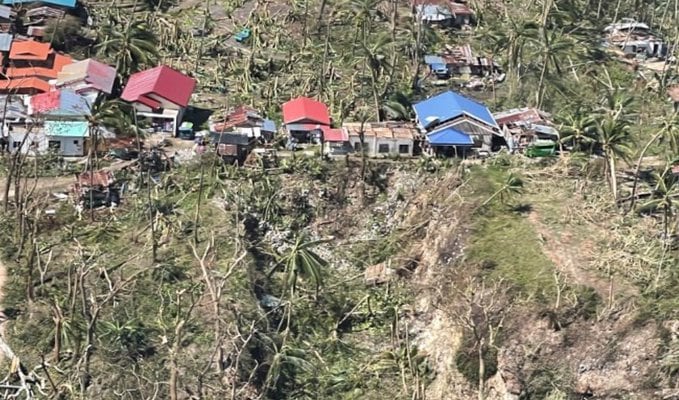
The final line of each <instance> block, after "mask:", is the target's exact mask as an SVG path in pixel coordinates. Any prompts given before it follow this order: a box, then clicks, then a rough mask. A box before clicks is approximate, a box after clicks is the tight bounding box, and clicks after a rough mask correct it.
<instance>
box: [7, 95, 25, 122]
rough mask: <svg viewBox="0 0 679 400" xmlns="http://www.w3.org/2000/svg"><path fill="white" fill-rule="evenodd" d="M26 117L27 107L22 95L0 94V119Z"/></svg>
mask: <svg viewBox="0 0 679 400" xmlns="http://www.w3.org/2000/svg"><path fill="white" fill-rule="evenodd" d="M26 118H28V107H26V104H25V103H24V100H23V96H16V95H0V120H1V119H13V120H16V119H26Z"/></svg>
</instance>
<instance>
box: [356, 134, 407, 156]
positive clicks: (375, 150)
mask: <svg viewBox="0 0 679 400" xmlns="http://www.w3.org/2000/svg"><path fill="white" fill-rule="evenodd" d="M364 139H365V147H366V151H367V154H368V156H369V157H390V156H396V155H398V156H401V157H412V155H413V145H414V142H413V140H412V139H406V138H378V137H376V136H372V137H371V136H366V137H365V138H364ZM349 142H350V143H351V147H352V148H354V150H355V151H356V149H357V146H356V143H360V142H361V139H360V137H359V136H358V135H351V136H349ZM380 145H383V146H382V147H384V146H388V149H389V150H388V151H387V152H386V153H380V151H379V150H380ZM402 145H403V146H408V151H407V152H406V153H401V152H400V151H399V148H400V146H402Z"/></svg>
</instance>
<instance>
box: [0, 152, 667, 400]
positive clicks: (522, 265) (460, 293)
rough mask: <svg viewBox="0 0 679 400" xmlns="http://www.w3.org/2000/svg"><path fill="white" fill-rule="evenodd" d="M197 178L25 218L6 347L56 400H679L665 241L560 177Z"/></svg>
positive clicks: (448, 173) (487, 169) (474, 168)
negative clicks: (120, 396) (677, 397)
mask: <svg viewBox="0 0 679 400" xmlns="http://www.w3.org/2000/svg"><path fill="white" fill-rule="evenodd" d="M204 163H205V164H204V165H205V166H208V167H209V166H210V165H211V163H212V160H210V159H205V160H204ZM200 169H201V167H200V166H199V165H189V166H185V167H182V168H181V169H179V170H176V171H174V172H172V173H170V174H168V175H167V176H166V177H165V178H164V179H163V183H162V184H161V185H160V186H157V187H153V186H152V187H151V189H150V192H148V193H147V191H146V189H145V185H142V186H136V185H135V186H136V188H135V187H134V186H133V188H132V192H131V193H134V192H135V191H137V190H138V191H139V192H138V195H137V196H131V197H130V199H131V201H130V202H129V203H127V204H124V205H123V206H122V207H121V208H120V209H118V210H116V211H115V212H114V214H109V213H108V211H102V212H97V214H96V215H95V219H96V221H94V222H92V221H90V220H89V218H88V216H85V218H84V219H83V220H82V221H78V220H77V219H76V218H75V216H74V215H73V212H72V211H70V209H69V207H68V206H64V207H61V208H60V209H59V211H58V213H57V220H54V219H52V218H47V217H38V218H37V219H34V218H30V219H28V220H26V223H27V224H28V225H27V227H29V228H30V230H31V231H32V232H34V233H32V234H30V235H29V240H27V241H25V242H24V243H23V246H24V247H25V248H28V249H29V251H28V252H27V253H24V254H27V256H25V257H20V258H18V259H11V260H7V261H6V264H7V266H8V267H9V268H10V272H9V281H8V283H7V284H6V285H5V288H4V290H5V292H6V299H5V303H6V309H5V313H6V314H7V316H8V317H9V318H10V322H8V323H7V324H8V327H7V328H6V333H7V340H8V342H9V344H10V346H11V348H12V349H13V350H14V352H15V353H16V354H17V355H18V357H19V358H20V360H21V363H22V365H24V366H25V368H27V370H29V371H33V374H34V375H35V376H36V377H38V379H39V380H40V382H41V386H42V390H43V391H44V392H45V393H46V394H47V395H46V396H48V397H55V396H57V393H58V394H59V395H58V396H61V398H79V397H80V396H81V395H80V394H79V393H87V396H94V397H99V398H112V397H116V396H117V395H116V393H123V392H128V393H130V395H129V396H132V397H134V398H147V397H149V396H151V397H153V396H154V393H155V396H158V397H162V398H168V397H170V398H191V396H194V397H201V398H222V397H225V396H229V397H231V398H236V399H250V398H318V397H323V398H384V396H390V397H393V398H399V399H400V398H404V399H405V398H409V399H410V398H419V399H423V398H429V399H449V398H476V397H477V396H478V391H479V372H480V371H481V376H482V377H483V379H482V380H481V382H483V384H482V386H481V387H482V388H483V389H482V390H483V394H484V395H485V397H486V398H498V399H500V398H510V397H512V396H513V397H512V398H547V397H549V398H569V397H570V396H575V395H579V396H594V397H595V398H629V397H633V398H636V397H659V396H668V395H670V394H671V393H672V388H673V387H674V385H675V384H676V374H675V372H676V362H675V361H674V360H676V358H675V356H674V354H676V350H677V347H676V346H677V341H676V338H675V336H676V335H675V334H676V332H674V331H675V330H676V327H675V326H674V325H676V324H675V323H674V322H673V321H675V320H676V318H677V315H676V313H677V309H676V307H674V306H673V305H674V296H673V294H672V293H671V287H672V282H673V279H676V278H674V273H673V271H672V268H669V264H663V259H657V258H656V256H657V255H659V254H658V253H657V251H658V250H660V248H659V247H660V246H658V245H657V244H656V243H657V242H655V241H654V238H653V234H652V232H656V231H657V230H658V229H659V227H658V225H657V224H656V223H654V222H652V220H649V219H641V220H640V219H639V218H638V217H632V216H627V217H621V216H616V215H617V213H615V212H614V211H613V210H612V209H608V210H607V209H600V208H599V206H598V204H601V203H600V200H599V198H598V196H599V195H602V194H603V193H604V192H603V191H602V188H600V187H599V186H597V185H594V184H592V185H587V186H584V187H583V186H581V185H580V184H579V183H578V180H577V179H573V178H570V177H569V176H568V175H567V174H566V173H567V172H568V171H569V169H568V168H564V164H563V162H558V163H557V164H554V165H552V166H549V167H548V169H543V167H538V166H530V165H525V164H521V165H512V164H505V163H504V162H503V161H502V159H498V160H497V161H495V162H493V163H491V164H490V165H471V166H469V165H468V166H462V167H457V166H450V165H446V164H441V163H436V162H435V163H431V162H429V163H419V164H417V163H397V164H396V163H391V162H379V163H369V164H368V165H367V168H366V179H365V181H362V180H361V179H360V176H361V172H360V171H361V162H360V160H353V161H343V160H342V161H335V162H332V163H330V164H320V163H318V162H317V161H316V160H314V159H297V160H293V161H289V160H286V162H284V163H283V164H282V165H281V167H280V168H279V169H277V170H274V171H272V172H267V173H263V172H262V171H257V170H235V169H230V168H228V169H226V170H223V172H222V173H220V174H212V173H208V174H205V176H204V177H203V184H204V186H203V190H202V191H201V190H199V182H200ZM518 171H523V179H524V182H523V188H520V187H517V186H516V185H515V186H513V189H512V190H509V189H508V186H507V182H508V177H509V176H511V175H510V173H512V172H513V173H517V172H518ZM362 182H365V183H362ZM574 185H575V187H576V188H577V190H576V191H575V195H573V194H572V193H573V192H572V188H573V187H574ZM201 192H202V193H201ZM199 198H200V199H201V200H200V201H199ZM149 202H150V203H149ZM149 204H151V205H152V206H151V207H152V210H153V216H154V218H153V223H152V224H149V220H148V216H149V214H148V213H149ZM34 206H35V207H38V206H39V204H38V203H36V204H35V205H34ZM196 222H197V225H196ZM5 227H6V228H5V229H8V228H9V227H10V225H5ZM642 227H643V228H642ZM7 232H8V233H10V232H12V230H11V229H10V230H7ZM583 232H587V235H584V234H583ZM196 238H197V239H198V242H197V243H195V239H196ZM630 238H635V240H634V241H633V242H631V241H630ZM17 245H19V246H21V245H22V244H21V243H15V242H14V241H13V240H12V235H11V234H9V235H6V240H5V249H6V252H8V253H9V252H13V251H14V252H15V251H17V250H16V247H14V246H17ZM154 247H155V253H156V254H155V259H154V256H153V253H154ZM133 249H134V250H133ZM634 254H645V256H644V257H636V256H634ZM665 257H667V256H665ZM609 260H615V261H614V262H612V261H609ZM665 260H667V261H666V262H669V258H666V259H665ZM665 266H667V268H665ZM366 271H368V272H366ZM26 277H28V279H27V278H26ZM365 278H376V279H377V280H378V281H379V282H384V283H381V284H377V285H376V284H373V283H370V284H366V283H365V282H364V279H365ZM673 332H674V333H673ZM479 356H480V358H479ZM480 359H481V360H483V368H481V369H480V368H479V360H480ZM41 365H44V366H45V368H42V367H40V366H41ZM131 391H132V392H134V393H132V392H131ZM58 396H57V397H58ZM667 398H669V397H667Z"/></svg>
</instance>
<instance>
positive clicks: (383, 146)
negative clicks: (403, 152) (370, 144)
mask: <svg viewBox="0 0 679 400" xmlns="http://www.w3.org/2000/svg"><path fill="white" fill-rule="evenodd" d="M377 152H378V153H380V154H384V153H389V144H388V143H383V144H380V145H379V146H378V147H377Z"/></svg>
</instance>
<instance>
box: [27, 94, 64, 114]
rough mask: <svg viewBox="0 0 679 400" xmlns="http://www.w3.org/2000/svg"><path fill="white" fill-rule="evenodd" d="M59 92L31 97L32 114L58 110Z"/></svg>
mask: <svg viewBox="0 0 679 400" xmlns="http://www.w3.org/2000/svg"><path fill="white" fill-rule="evenodd" d="M60 100H61V92H59V91H53V92H47V93H41V94H38V95H35V96H33V97H31V106H32V107H33V110H34V112H44V111H47V110H54V109H57V108H59V105H60V103H61V101H60Z"/></svg>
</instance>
